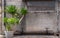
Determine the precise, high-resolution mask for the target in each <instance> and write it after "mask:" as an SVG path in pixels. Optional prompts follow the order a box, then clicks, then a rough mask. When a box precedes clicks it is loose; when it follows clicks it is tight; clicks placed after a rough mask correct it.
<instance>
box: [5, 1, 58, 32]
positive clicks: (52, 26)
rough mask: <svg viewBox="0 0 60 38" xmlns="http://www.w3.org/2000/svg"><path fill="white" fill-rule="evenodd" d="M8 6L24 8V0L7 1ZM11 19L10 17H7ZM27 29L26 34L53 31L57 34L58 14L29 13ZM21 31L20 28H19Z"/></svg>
mask: <svg viewBox="0 0 60 38" xmlns="http://www.w3.org/2000/svg"><path fill="white" fill-rule="evenodd" d="M7 5H16V6H17V7H22V6H24V4H23V2H22V0H6V6H7ZM7 16H8V17H9V15H7ZM25 23H26V28H25V30H24V31H25V32H31V31H32V32H34V31H46V28H48V30H51V31H52V32H57V13H56V12H50V13H47V12H39V13H36V14H35V13H30V12H29V13H28V14H27V15H26V22H25ZM18 29H19V30H20V28H18Z"/></svg>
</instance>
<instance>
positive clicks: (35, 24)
mask: <svg viewBox="0 0 60 38" xmlns="http://www.w3.org/2000/svg"><path fill="white" fill-rule="evenodd" d="M56 26H57V13H55V12H53V13H46V12H44V13H36V14H35V13H28V14H27V15H26V30H25V31H26V32H33V31H46V28H48V30H50V31H52V32H57V27H56Z"/></svg>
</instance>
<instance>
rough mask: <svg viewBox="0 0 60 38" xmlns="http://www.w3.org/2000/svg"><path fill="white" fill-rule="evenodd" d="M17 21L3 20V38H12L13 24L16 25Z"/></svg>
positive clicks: (12, 19) (11, 19) (14, 19)
mask: <svg viewBox="0 0 60 38" xmlns="http://www.w3.org/2000/svg"><path fill="white" fill-rule="evenodd" d="M18 22H19V20H18V19H17V18H6V17H5V18H4V23H5V24H6V26H5V27H6V31H4V32H5V36H6V38H12V37H13V33H14V31H13V30H12V28H13V26H14V25H15V24H18Z"/></svg>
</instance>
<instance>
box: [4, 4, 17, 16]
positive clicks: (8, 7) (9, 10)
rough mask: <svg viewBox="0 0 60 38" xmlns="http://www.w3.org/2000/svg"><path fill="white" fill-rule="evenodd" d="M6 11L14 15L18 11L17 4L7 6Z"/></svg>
mask: <svg viewBox="0 0 60 38" xmlns="http://www.w3.org/2000/svg"><path fill="white" fill-rule="evenodd" d="M5 12H6V13H10V14H12V15H14V14H15V13H16V12H17V9H16V6H14V5H9V6H6V7H5Z"/></svg>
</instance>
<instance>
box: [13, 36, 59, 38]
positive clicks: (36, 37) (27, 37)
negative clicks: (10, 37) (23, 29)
mask: <svg viewBox="0 0 60 38" xmlns="http://www.w3.org/2000/svg"><path fill="white" fill-rule="evenodd" d="M14 38H58V36H52V35H50V36H48V35H23V36H15V37H14Z"/></svg>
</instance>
